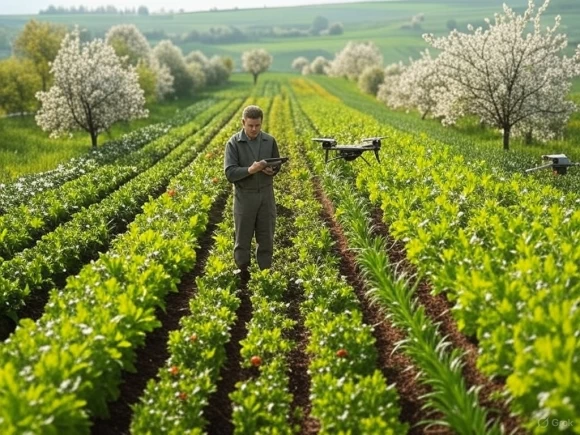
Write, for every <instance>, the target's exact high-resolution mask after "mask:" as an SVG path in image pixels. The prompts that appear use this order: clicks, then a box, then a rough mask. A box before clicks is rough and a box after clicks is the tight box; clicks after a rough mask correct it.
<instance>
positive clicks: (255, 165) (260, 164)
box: [248, 160, 267, 174]
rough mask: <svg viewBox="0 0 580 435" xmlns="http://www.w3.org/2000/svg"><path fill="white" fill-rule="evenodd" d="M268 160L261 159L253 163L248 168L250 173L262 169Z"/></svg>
mask: <svg viewBox="0 0 580 435" xmlns="http://www.w3.org/2000/svg"><path fill="white" fill-rule="evenodd" d="M266 165H267V163H266V160H260V161H259V162H254V163H252V166H250V167H249V168H248V173H250V174H255V173H257V172H260V171H262V170H263V169H264V168H265V167H266Z"/></svg>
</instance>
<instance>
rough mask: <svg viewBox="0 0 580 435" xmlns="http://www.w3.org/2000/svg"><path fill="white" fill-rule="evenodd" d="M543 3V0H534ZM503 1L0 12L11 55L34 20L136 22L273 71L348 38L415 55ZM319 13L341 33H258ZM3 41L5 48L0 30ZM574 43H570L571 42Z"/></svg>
mask: <svg viewBox="0 0 580 435" xmlns="http://www.w3.org/2000/svg"><path fill="white" fill-rule="evenodd" d="M507 3H508V4H509V5H510V6H511V7H514V8H516V9H518V10H521V9H523V8H524V7H525V6H526V4H527V1H526V0H511V1H508V2H507ZM536 3H537V4H538V5H539V4H540V3H541V2H540V1H537V2H536ZM502 4H503V1H502V0H474V1H469V2H467V1H461V0H447V1H430V0H399V1H380V2H360V3H348V4H331V5H313V6H301V7H285V8H260V9H239V10H223V11H212V12H209V11H208V12H195V13H172V14H169V13H168V14H165V15H159V14H157V15H155V14H154V15H149V16H137V15H135V16H131V15H94V14H85V15H50V16H49V15H30V16H14V15H11V16H8V15H4V16H0V57H2V56H8V55H9V53H10V50H9V40H10V39H11V38H14V36H15V35H16V34H17V33H18V32H19V31H20V30H21V29H22V27H23V26H24V24H25V23H26V22H27V21H28V20H30V19H37V20H43V21H51V22H54V23H60V24H65V25H67V26H69V27H72V26H74V25H78V26H80V27H81V28H84V29H87V30H88V31H89V32H90V33H89V34H90V35H91V36H92V37H102V36H104V34H105V33H106V31H107V30H108V29H109V28H110V27H111V26H114V25H117V24H122V23H131V24H135V25H136V26H137V27H138V28H139V29H140V30H141V31H142V32H144V33H145V34H146V36H148V38H149V40H150V42H151V44H152V45H154V44H156V43H157V42H158V41H159V39H164V38H171V39H172V40H173V41H174V42H175V43H176V44H177V45H179V46H181V48H182V49H183V51H184V53H187V52H189V51H191V50H202V51H203V52H204V53H206V54H207V55H214V54H219V55H228V56H231V57H232V58H233V59H234V61H236V63H237V64H238V66H239V62H240V60H239V59H240V55H241V53H242V52H243V51H245V50H248V49H251V48H258V47H261V48H265V49H266V50H268V51H269V52H270V53H271V54H272V55H273V56H274V62H273V65H272V70H274V71H289V70H290V65H291V62H292V60H293V59H295V58H296V57H298V56H306V57H308V58H313V57H315V56H318V55H322V56H325V57H327V58H332V57H334V55H335V53H336V52H337V51H339V50H340V49H342V48H343V47H344V45H345V44H346V43H347V42H348V41H350V40H359V41H362V40H372V41H374V42H375V43H376V44H377V45H378V46H379V47H380V48H381V50H382V52H383V55H384V58H385V63H392V62H396V61H399V60H407V59H408V57H409V56H413V57H416V56H417V55H418V53H419V51H421V50H423V49H425V48H426V47H427V45H426V44H425V43H424V41H423V39H422V37H421V35H422V34H423V33H425V32H430V33H435V34H445V33H447V32H448V31H449V30H448V22H449V21H450V20H454V21H455V23H456V25H457V28H459V29H460V30H464V29H466V27H467V25H468V24H473V25H475V26H480V25H484V24H485V23H484V19H485V18H490V19H493V14H494V13H496V12H500V11H501V8H502ZM558 14H560V15H561V16H562V24H561V31H562V32H565V33H566V34H567V35H568V37H569V41H570V47H573V46H576V45H577V44H578V43H580V25H578V24H579V23H580V2H577V1H572V0H552V2H551V4H550V6H549V8H548V11H547V13H546V14H545V21H544V25H546V26H548V25H552V24H553V19H554V17H555V16H556V15H558ZM417 15H422V16H423V18H424V19H423V21H422V22H421V23H420V26H418V27H415V28H413V27H412V26H410V23H411V19H412V17H414V16H417ZM317 16H322V17H325V18H326V19H327V20H328V22H329V23H330V24H332V23H336V22H340V23H342V24H343V26H344V33H343V34H342V35H333V36H328V35H327V36H306V37H305V36H301V37H264V36H257V35H256V33H257V32H259V31H262V32H263V31H264V30H267V29H272V28H282V29H300V30H307V29H308V28H309V27H310V25H311V24H312V22H313V20H314V18H315V17H317ZM230 26H231V27H235V28H236V29H238V30H239V31H241V32H242V33H243V34H244V35H245V40H244V41H240V42H231V43H227V44H207V43H201V42H199V41H195V42H184V41H183V36H184V35H187V34H188V33H189V32H191V31H197V32H207V31H208V30H209V29H211V28H217V27H230ZM1 35H5V36H4V40H5V41H6V42H5V43H4V46H3V47H2V40H3V39H2V36H1ZM570 50H571V49H570Z"/></svg>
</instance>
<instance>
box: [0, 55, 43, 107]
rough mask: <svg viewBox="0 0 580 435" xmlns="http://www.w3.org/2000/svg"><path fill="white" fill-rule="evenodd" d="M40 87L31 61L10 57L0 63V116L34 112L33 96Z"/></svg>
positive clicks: (35, 102) (36, 104) (35, 101)
mask: <svg viewBox="0 0 580 435" xmlns="http://www.w3.org/2000/svg"><path fill="white" fill-rule="evenodd" d="M40 87H41V80H40V77H39V76H38V75H37V74H36V73H35V72H34V63H33V62H32V61H31V60H28V59H18V58H15V57H11V58H8V59H6V60H2V61H0V114H2V113H4V114H11V113H16V114H25V113H27V112H33V111H35V110H36V108H37V107H38V101H37V100H36V98H35V94H36V91H38V90H40Z"/></svg>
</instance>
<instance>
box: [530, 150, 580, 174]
mask: <svg viewBox="0 0 580 435" xmlns="http://www.w3.org/2000/svg"><path fill="white" fill-rule="evenodd" d="M542 160H543V161H545V162H547V163H546V164H544V165H541V166H538V167H535V168H530V169H526V172H532V171H536V170H538V169H544V168H552V170H553V171H554V173H557V174H560V175H565V174H567V173H568V168H569V167H570V166H580V163H574V162H571V161H570V159H569V158H568V157H567V156H566V155H565V154H544V155H542Z"/></svg>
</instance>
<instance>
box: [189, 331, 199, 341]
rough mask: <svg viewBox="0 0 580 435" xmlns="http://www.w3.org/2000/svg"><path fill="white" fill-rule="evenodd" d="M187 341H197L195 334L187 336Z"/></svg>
mask: <svg viewBox="0 0 580 435" xmlns="http://www.w3.org/2000/svg"><path fill="white" fill-rule="evenodd" d="M189 341H191V342H192V343H195V342H196V341H197V334H196V333H193V334H191V335H190V336H189Z"/></svg>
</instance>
